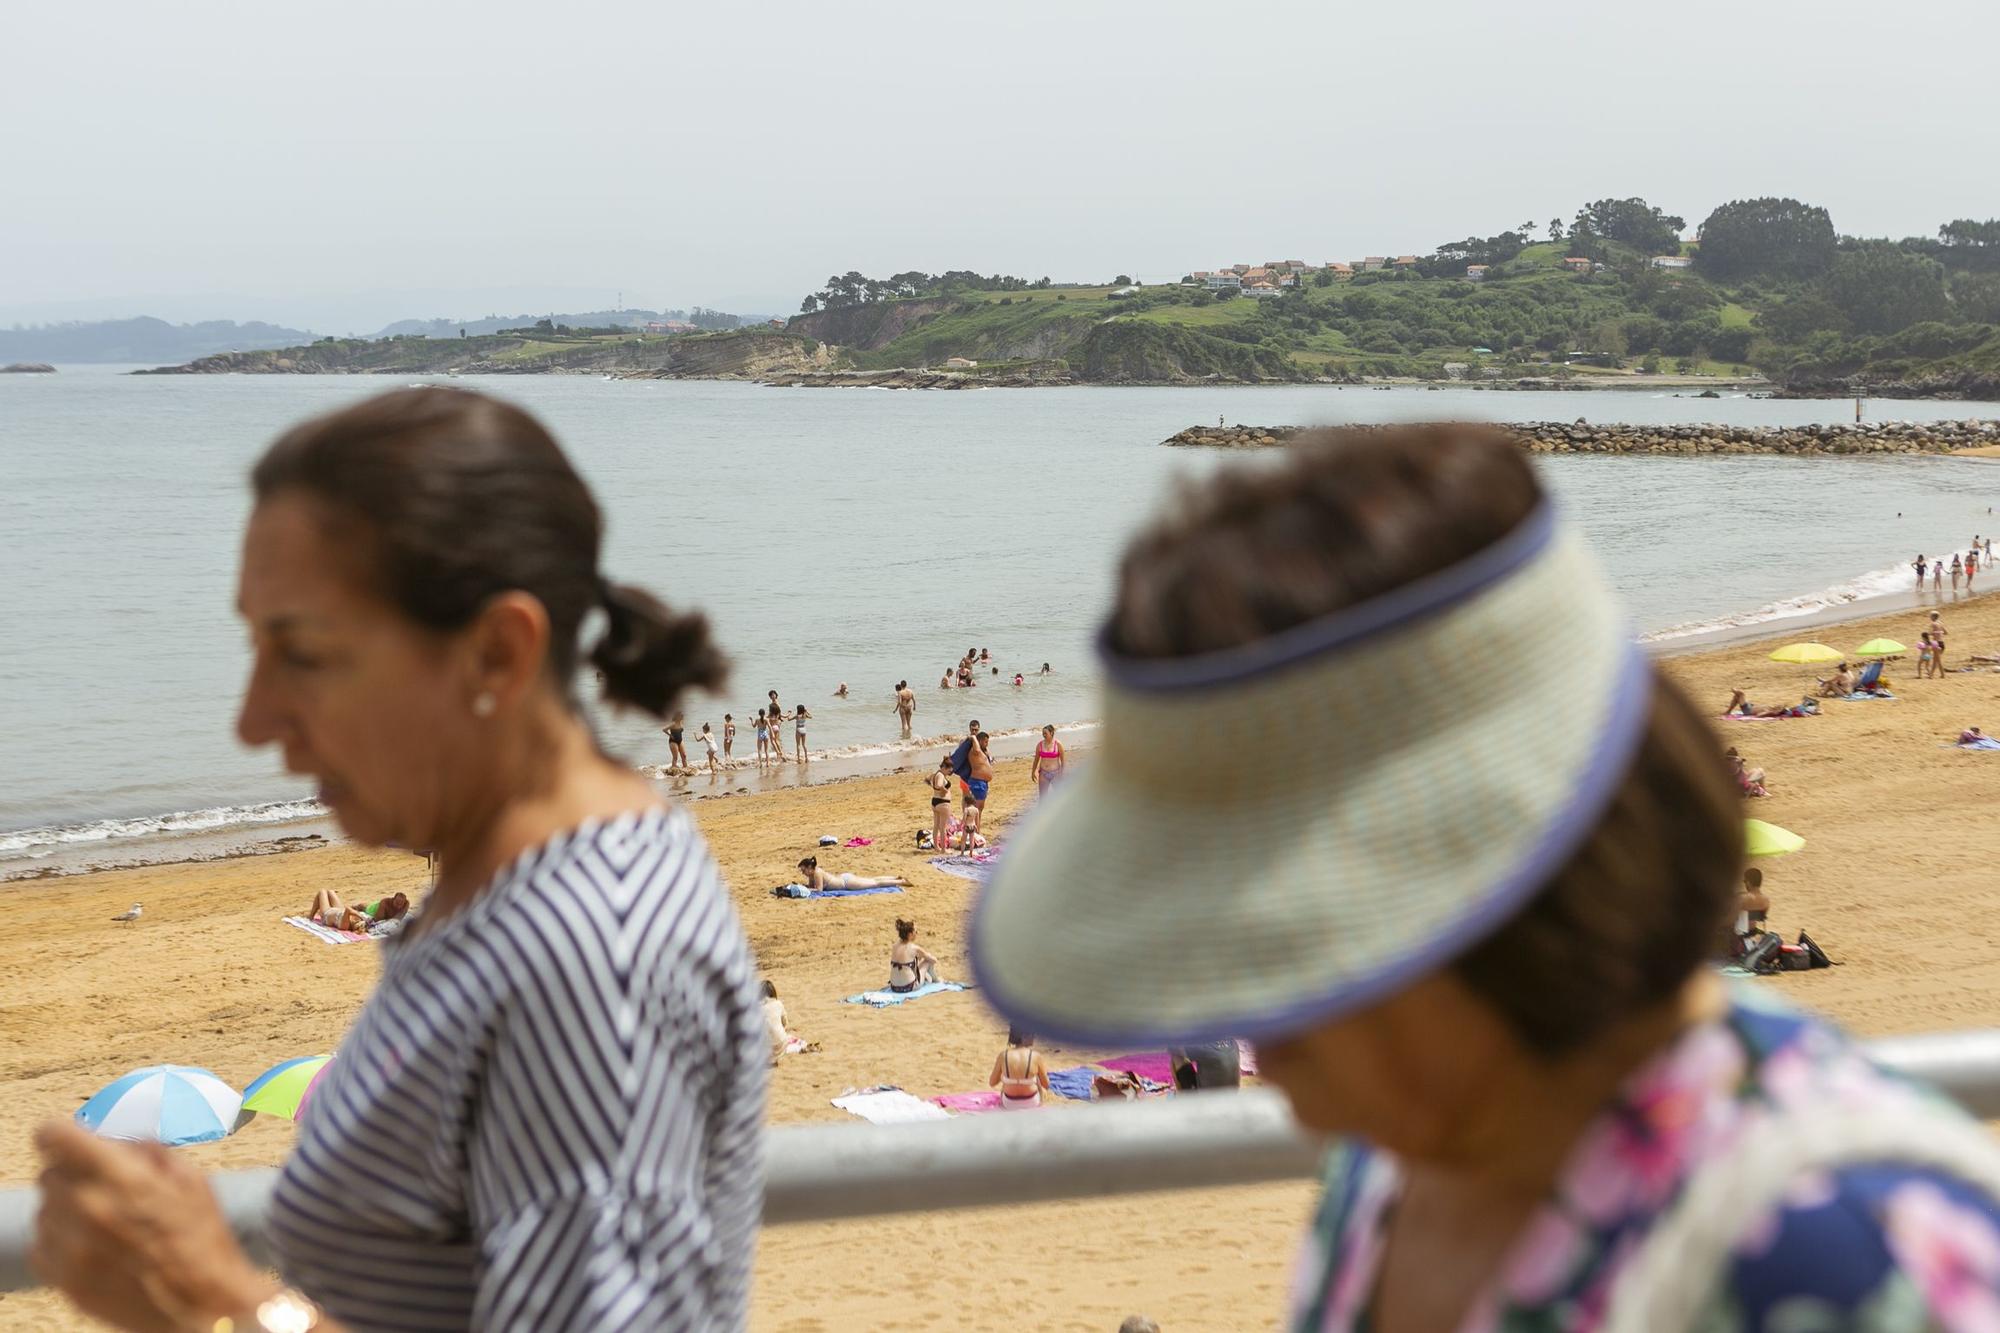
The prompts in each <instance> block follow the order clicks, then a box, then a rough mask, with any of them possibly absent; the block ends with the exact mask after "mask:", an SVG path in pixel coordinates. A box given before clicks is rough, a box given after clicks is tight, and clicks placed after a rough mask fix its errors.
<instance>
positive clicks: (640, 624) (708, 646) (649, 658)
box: [590, 580, 729, 718]
mask: <svg viewBox="0 0 2000 1333" xmlns="http://www.w3.org/2000/svg"><path fill="white" fill-rule="evenodd" d="M597 591H598V602H599V604H600V605H601V606H603V608H604V614H605V622H606V623H605V628H604V637H603V638H601V639H599V640H598V641H597V646H596V647H595V648H592V649H591V650H590V662H591V665H592V666H594V667H596V668H597V669H598V670H599V671H601V672H603V673H604V697H605V699H606V700H607V701H609V702H612V703H622V704H630V705H631V706H632V707H634V708H641V709H644V710H645V711H646V712H648V713H651V714H652V715H653V716H655V717H662V718H663V717H666V716H667V714H668V712H669V711H670V710H671V709H672V708H673V706H674V701H675V700H676V699H678V698H679V697H680V696H681V695H682V694H683V693H685V692H686V691H688V690H690V689H709V690H713V689H719V688H720V687H721V685H722V683H723V681H724V680H725V679H727V677H728V675H729V662H728V660H727V659H726V658H724V657H723V655H722V650H721V649H719V648H717V647H716V646H715V640H714V639H712V638H711V637H710V636H709V630H708V617H707V616H705V615H702V614H701V613H700V612H690V613H687V614H681V613H679V612H675V611H670V610H668V609H667V607H666V605H665V603H663V602H661V601H660V599H659V598H657V597H655V596H653V595H652V594H651V593H649V592H647V591H645V590H644V589H643V588H635V587H632V586H631V585H630V584H618V583H608V582H603V581H601V580H600V581H599V584H598V590H597Z"/></svg>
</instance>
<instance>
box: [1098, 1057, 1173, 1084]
mask: <svg viewBox="0 0 2000 1333" xmlns="http://www.w3.org/2000/svg"><path fill="white" fill-rule="evenodd" d="M1097 1066H1098V1068H1100V1069H1116V1070H1119V1071H1121V1072H1123V1073H1127V1074H1137V1075H1138V1076H1139V1077H1140V1078H1143V1079H1150V1080H1152V1081H1153V1082H1155V1083H1164V1084H1166V1085H1167V1086H1168V1087H1172V1086H1173V1082H1174V1062H1173V1061H1172V1060H1169V1059H1168V1058H1167V1053H1166V1052H1165V1051H1143V1052H1140V1053H1138V1054H1135V1055H1118V1056H1113V1057H1112V1058H1111V1059H1109V1060H1099V1061H1097Z"/></svg>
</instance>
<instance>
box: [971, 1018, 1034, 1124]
mask: <svg viewBox="0 0 2000 1333" xmlns="http://www.w3.org/2000/svg"><path fill="white" fill-rule="evenodd" d="M986 1086H987V1087H989V1088H998V1089H1000V1109H1001V1110H1003V1111H1027V1110H1031V1109H1033V1108H1034V1107H1037V1106H1040V1105H1041V1104H1042V1094H1043V1093H1044V1092H1046V1091H1047V1090H1048V1086H1049V1067H1048V1065H1046V1064H1044V1063H1043V1062H1042V1053H1041V1052H1040V1051H1037V1050H1036V1049H1035V1038H1034V1034H1033V1033H1028V1032H1023V1031H1021V1030H1020V1029H1019V1028H1009V1029H1007V1049H1006V1050H1004V1051H1002V1052H1000V1054H999V1055H997V1056H995V1057H994V1058H993V1072H992V1073H991V1074H990V1075H988V1076H987V1079H986Z"/></svg>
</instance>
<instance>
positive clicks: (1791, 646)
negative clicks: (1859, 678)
mask: <svg viewBox="0 0 2000 1333" xmlns="http://www.w3.org/2000/svg"><path fill="white" fill-rule="evenodd" d="M1844 656H1846V654H1844V653H1842V652H1841V651H1840V649H1838V648H1829V647H1827V646H1826V645H1825V644H1823V643H1788V644H1786V645H1785V646H1784V647H1782V648H1780V649H1779V650H1778V651H1777V652H1775V653H1772V654H1771V660H1772V661H1773V662H1796V663H1798V664H1799V665H1801V666H1805V665H1809V664H1811V663H1813V662H1838V661H1839V660H1840V659H1841V658H1842V657H1844Z"/></svg>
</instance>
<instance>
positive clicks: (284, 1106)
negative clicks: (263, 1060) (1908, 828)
mask: <svg viewBox="0 0 2000 1333" xmlns="http://www.w3.org/2000/svg"><path fill="white" fill-rule="evenodd" d="M1752 822H1753V823H1754V822H1755V821H1754V820H1753V821H1752ZM332 1058H333V1057H332V1056H330V1055H301V1056H299V1057H297V1058H296V1059H292V1060H287V1061H285V1062H284V1063H283V1064H278V1065H273V1066H271V1067H270V1068H269V1069H267V1070H265V1071H264V1072H263V1073H261V1074H259V1075H258V1076H257V1078H256V1080H255V1081H254V1082H253V1083H251V1085H250V1086H249V1087H247V1088H245V1089H244V1090H243V1109H244V1110H246V1111H262V1112H263V1113H264V1114H265V1115H281V1116H283V1117H284V1118H285V1119H287V1120H296V1119H298V1115H299V1102H300V1101H301V1100H303V1099H304V1097H305V1095H306V1089H307V1088H309V1087H311V1086H312V1081H313V1080H314V1079H315V1078H318V1077H319V1071H320V1070H321V1069H323V1068H325V1066H326V1062H327V1061H328V1060H331V1059H332Z"/></svg>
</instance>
